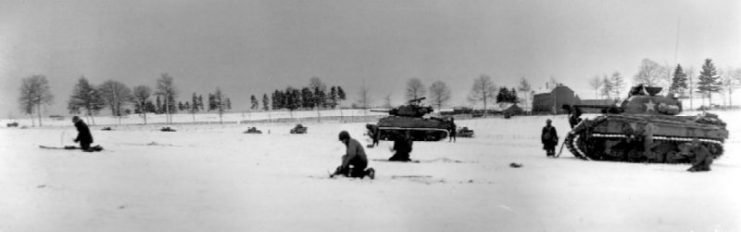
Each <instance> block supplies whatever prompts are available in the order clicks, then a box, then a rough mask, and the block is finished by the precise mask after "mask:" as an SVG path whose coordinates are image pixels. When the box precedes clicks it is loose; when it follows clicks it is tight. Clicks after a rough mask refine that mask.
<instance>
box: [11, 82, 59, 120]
mask: <svg viewBox="0 0 741 232" xmlns="http://www.w3.org/2000/svg"><path fill="white" fill-rule="evenodd" d="M20 92H21V96H20V97H19V98H18V103H19V105H20V107H21V110H23V112H24V113H26V114H28V115H32V114H33V111H34V108H36V114H37V115H38V118H39V126H42V123H41V105H42V104H51V102H52V101H53V100H54V95H52V94H51V91H50V90H49V81H47V80H46V77H45V76H44V75H33V76H30V77H26V78H23V83H22V84H21V89H20ZM31 122H32V123H33V116H31Z"/></svg>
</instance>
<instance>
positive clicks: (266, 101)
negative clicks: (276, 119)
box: [262, 93, 270, 111]
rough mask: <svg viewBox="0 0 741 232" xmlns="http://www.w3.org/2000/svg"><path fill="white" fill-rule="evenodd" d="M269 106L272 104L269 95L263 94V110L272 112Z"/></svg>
mask: <svg viewBox="0 0 741 232" xmlns="http://www.w3.org/2000/svg"><path fill="white" fill-rule="evenodd" d="M269 104H270V99H268V94H267V93H264V94H262V110H264V111H268V110H270V109H269Z"/></svg>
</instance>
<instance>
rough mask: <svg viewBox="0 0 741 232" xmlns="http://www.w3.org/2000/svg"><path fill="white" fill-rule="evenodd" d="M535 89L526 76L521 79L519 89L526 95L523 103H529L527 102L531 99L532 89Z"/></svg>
mask: <svg viewBox="0 0 741 232" xmlns="http://www.w3.org/2000/svg"><path fill="white" fill-rule="evenodd" d="M531 90H533V87H532V86H531V85H530V82H529V81H528V80H527V79H526V78H525V77H522V78H521V79H520V85H519V86H517V91H520V93H522V94H523V95H525V97H524V98H523V100H524V101H523V105H526V106H527V105H528V104H527V102H529V101H530V91H531Z"/></svg>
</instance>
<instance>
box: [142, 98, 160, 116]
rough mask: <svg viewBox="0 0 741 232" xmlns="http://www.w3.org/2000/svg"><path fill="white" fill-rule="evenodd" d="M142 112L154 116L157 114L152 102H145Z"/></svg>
mask: <svg viewBox="0 0 741 232" xmlns="http://www.w3.org/2000/svg"><path fill="white" fill-rule="evenodd" d="M144 110H145V111H146V112H147V113H153V114H156V113H157V106H155V105H154V103H152V101H147V103H145V107H144Z"/></svg>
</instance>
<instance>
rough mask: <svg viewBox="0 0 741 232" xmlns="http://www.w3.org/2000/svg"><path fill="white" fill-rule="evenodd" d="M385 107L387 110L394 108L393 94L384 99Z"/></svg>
mask: <svg viewBox="0 0 741 232" xmlns="http://www.w3.org/2000/svg"><path fill="white" fill-rule="evenodd" d="M383 107H385V108H392V107H394V106H393V105H392V104H391V94H386V96H385V97H383Z"/></svg>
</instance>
